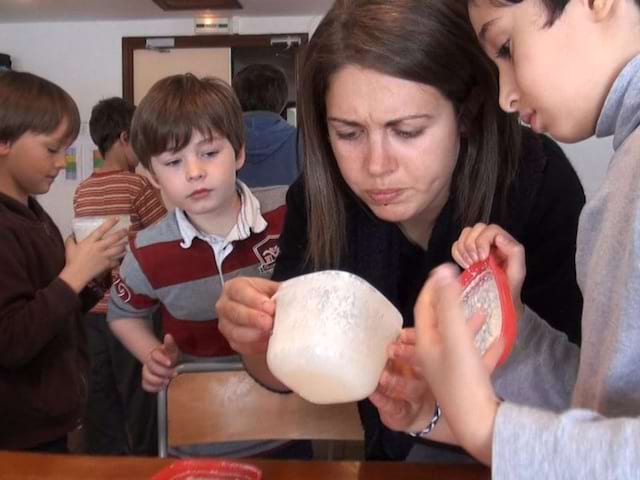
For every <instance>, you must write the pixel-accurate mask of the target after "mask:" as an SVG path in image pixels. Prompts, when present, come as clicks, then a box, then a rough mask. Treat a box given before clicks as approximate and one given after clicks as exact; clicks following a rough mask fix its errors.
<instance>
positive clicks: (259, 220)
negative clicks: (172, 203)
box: [175, 180, 267, 248]
mask: <svg viewBox="0 0 640 480" xmlns="http://www.w3.org/2000/svg"><path fill="white" fill-rule="evenodd" d="M236 191H237V192H238V193H239V194H240V203H241V205H240V213H238V219H237V221H236V224H235V225H234V226H233V228H232V229H231V231H230V232H229V233H228V234H227V236H226V237H220V236H218V235H209V234H207V233H203V232H200V231H199V230H198V229H197V228H196V227H195V226H194V225H193V223H191V220H189V218H188V217H187V215H186V214H185V212H184V210H182V209H179V208H176V209H175V215H176V220H177V222H178V230H179V231H180V236H181V237H182V243H181V244H180V246H181V247H182V248H189V247H191V244H192V243H193V239H194V238H199V239H200V240H204V241H205V242H207V243H209V244H211V243H230V242H233V241H236V240H244V239H245V238H248V237H249V236H250V235H251V232H254V233H260V232H262V231H264V229H265V228H267V221H266V220H265V219H264V217H263V216H262V213H261V212H260V202H259V201H258V199H257V198H256V197H255V195H254V194H253V193H252V192H251V190H250V189H249V187H247V186H246V185H245V184H244V183H243V182H241V181H240V180H237V181H236Z"/></svg>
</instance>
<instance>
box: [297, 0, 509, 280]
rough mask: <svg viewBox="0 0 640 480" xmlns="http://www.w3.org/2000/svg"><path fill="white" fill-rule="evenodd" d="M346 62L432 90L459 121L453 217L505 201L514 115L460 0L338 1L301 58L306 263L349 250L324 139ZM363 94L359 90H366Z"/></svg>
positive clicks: (466, 220) (480, 215)
mask: <svg viewBox="0 0 640 480" xmlns="http://www.w3.org/2000/svg"><path fill="white" fill-rule="evenodd" d="M347 65H357V66H360V67H363V68H368V69H372V70H375V71H377V72H380V73H383V74H386V75H390V76H393V77H397V78H401V79H405V80H410V81H413V82H418V83H422V84H426V85H430V86H432V87H434V88H436V89H437V90H438V91H440V93H441V94H442V95H443V96H444V97H445V98H447V99H448V100H449V101H451V102H452V104H453V105H454V107H455V109H456V111H457V113H458V118H459V125H460V130H461V148H460V154H459V158H458V161H457V166H456V168H455V171H454V173H453V179H452V185H451V189H452V194H453V199H454V208H455V214H456V216H457V218H458V219H459V220H460V221H461V222H462V224H464V225H468V224H473V223H475V222H478V221H487V220H488V219H489V215H490V213H491V211H492V209H493V208H494V198H498V200H499V205H497V207H498V209H499V208H500V207H503V206H504V205H502V204H503V203H504V202H506V199H505V197H506V193H507V189H508V185H509V184H510V182H511V181H512V179H513V177H514V175H515V170H516V165H517V158H518V154H519V152H518V147H519V144H520V138H519V127H518V124H517V119H516V118H515V117H513V116H509V115H506V114H504V113H503V112H502V111H501V110H500V108H499V105H498V82H497V74H496V70H495V68H494V66H493V64H492V63H491V62H490V60H489V59H487V58H486V57H485V55H484V54H483V52H482V50H481V49H480V47H479V45H478V43H477V41H476V38H475V34H474V32H473V29H472V28H471V26H470V23H469V21H468V17H467V8H466V2H465V1H461V0H394V1H393V2H389V1H388V0H338V1H337V2H336V3H335V4H334V5H333V7H332V8H331V9H330V10H329V12H328V13H327V15H326V16H325V17H324V19H323V20H322V21H321V23H320V25H319V26H318V28H317V30H316V32H315V33H314V35H313V36H312V38H311V40H310V42H309V44H308V45H307V47H306V48H305V51H304V53H303V57H302V59H301V63H300V85H299V89H298V114H299V119H298V120H299V126H300V129H301V132H302V138H303V142H304V169H303V176H304V182H305V186H306V208H307V215H308V224H307V225H308V226H307V229H308V232H307V234H308V250H307V256H308V260H309V261H310V262H311V264H312V265H313V267H314V268H316V269H322V268H331V267H335V266H336V265H337V263H338V259H339V258H340V256H341V255H342V254H344V253H346V224H345V223H346V214H345V200H346V198H347V195H349V193H348V192H349V187H348V186H347V185H346V184H345V182H344V180H343V178H342V175H341V174H340V171H339V169H338V166H337V163H336V159H335V156H334V154H333V151H332V149H331V145H330V143H329V133H328V129H327V120H326V104H325V98H326V94H327V90H328V88H329V84H330V82H331V79H332V76H333V75H334V74H335V73H336V72H337V71H338V70H340V69H341V68H342V67H344V66H347ZM363 95H366V92H363Z"/></svg>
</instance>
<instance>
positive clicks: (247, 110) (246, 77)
mask: <svg viewBox="0 0 640 480" xmlns="http://www.w3.org/2000/svg"><path fill="white" fill-rule="evenodd" d="M233 91H234V92H235V93H236V95H237V96H238V100H239V101H240V105H241V106H242V110H243V111H244V115H243V120H244V128H245V137H246V145H245V150H246V161H245V165H244V167H243V168H242V170H240V172H239V173H238V176H239V177H240V179H241V180H242V181H243V182H245V183H246V184H247V185H249V186H250V187H252V188H253V187H266V186H269V185H291V184H292V183H293V181H294V180H295V179H296V178H297V176H298V174H299V173H300V168H299V164H300V163H299V161H298V130H297V129H296V127H294V126H292V125H289V124H288V123H287V122H286V121H285V120H284V119H283V118H282V117H281V116H280V114H281V113H282V111H283V110H284V108H285V106H286V104H287V99H288V98H289V89H288V86H287V77H286V76H285V74H284V72H283V71H282V70H280V69H279V68H277V67H274V66H273V65H269V64H260V63H259V64H253V65H249V66H247V67H244V68H243V69H242V70H240V71H239V72H238V73H237V74H236V76H235V77H234V78H233Z"/></svg>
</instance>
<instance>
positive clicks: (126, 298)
mask: <svg viewBox="0 0 640 480" xmlns="http://www.w3.org/2000/svg"><path fill="white" fill-rule="evenodd" d="M113 287H114V288H115V290H116V293H117V294H118V297H120V300H122V301H123V302H124V303H129V302H130V301H131V298H132V297H133V294H132V293H131V290H129V287H127V285H126V284H125V283H124V282H123V281H122V279H121V278H120V277H118V279H116V281H115V282H114V283H113Z"/></svg>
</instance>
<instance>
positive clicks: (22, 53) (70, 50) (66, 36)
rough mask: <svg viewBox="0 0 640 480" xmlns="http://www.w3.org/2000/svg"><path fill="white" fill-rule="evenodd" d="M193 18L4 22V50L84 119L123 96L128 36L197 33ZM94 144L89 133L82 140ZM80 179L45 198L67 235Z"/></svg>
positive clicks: (275, 28)
mask: <svg viewBox="0 0 640 480" xmlns="http://www.w3.org/2000/svg"><path fill="white" fill-rule="evenodd" d="M319 20H320V19H319V18H318V17H255V18H251V17H244V18H241V17H238V18H235V19H234V32H235V33H239V34H268V33H299V32H307V33H311V32H313V31H314V30H315V27H316V26H317V24H318V22H319ZM192 34H193V19H191V18H176V19H170V20H142V21H105V22H69V23H64V22H51V23H5V24H2V23H0V52H2V53H6V54H9V55H11V60H12V62H13V67H14V68H15V69H16V70H25V71H29V72H32V73H35V74H37V75H40V76H42V77H45V78H47V79H49V80H51V81H53V82H55V83H57V84H58V85H60V86H61V87H63V88H64V89H65V90H67V91H68V92H69V94H70V95H71V96H72V97H73V98H74V99H75V100H76V102H77V103H78V107H79V109H80V115H81V117H82V120H83V122H88V120H89V116H90V114H91V107H92V106H93V105H94V104H95V103H96V102H97V101H98V100H100V99H101V98H106V97H111V96H121V95H122V37H133V36H158V35H159V36H162V35H167V36H171V35H192ZM78 141H79V142H80V143H83V144H87V145H90V144H91V140H90V139H89V138H88V134H87V132H82V133H81V136H80V138H79V140H78ZM76 187H77V183H76V182H70V181H64V180H63V179H62V178H59V179H57V180H56V182H54V184H53V186H52V188H51V190H50V191H49V193H47V194H46V195H43V196H42V197H40V201H41V202H42V204H43V206H44V208H45V209H46V210H47V211H48V212H49V213H50V215H51V216H52V217H53V220H54V221H55V222H56V224H57V225H58V227H59V228H60V230H61V231H62V234H63V235H65V236H66V235H68V234H69V233H70V232H71V218H72V216H73V212H72V199H73V192H74V191H75V188H76Z"/></svg>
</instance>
